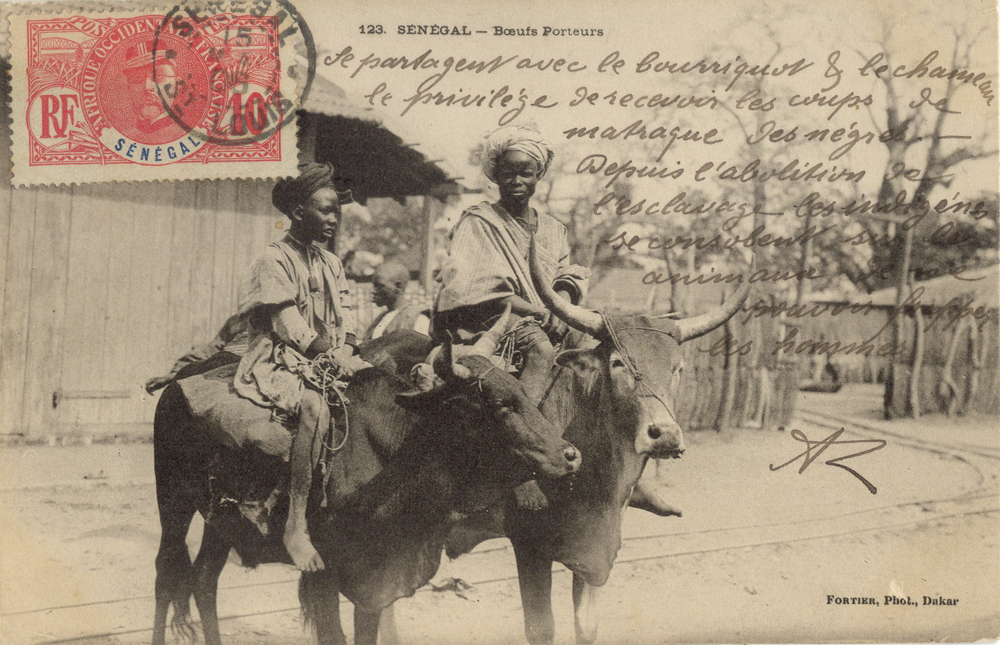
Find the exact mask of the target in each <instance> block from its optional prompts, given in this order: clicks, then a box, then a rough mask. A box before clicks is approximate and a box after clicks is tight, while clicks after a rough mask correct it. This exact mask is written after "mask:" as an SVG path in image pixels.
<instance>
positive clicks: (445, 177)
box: [300, 76, 462, 203]
mask: <svg viewBox="0 0 1000 645" xmlns="http://www.w3.org/2000/svg"><path fill="white" fill-rule="evenodd" d="M303 112H304V113H303ZM300 117H301V118H302V121H303V123H302V130H301V132H302V133H303V137H305V138H311V139H312V140H311V141H308V142H304V143H303V148H304V149H305V150H307V151H308V152H311V153H312V155H313V156H314V158H315V159H316V160H317V161H329V162H331V163H333V165H334V168H335V169H336V171H337V178H338V179H339V180H340V181H341V182H343V185H344V186H345V187H347V188H350V189H351V191H352V192H353V193H354V196H355V199H357V200H358V201H360V202H362V203H364V202H365V201H367V200H368V199H369V198H372V197H392V198H394V199H398V200H402V199H403V198H405V197H406V196H408V195H433V196H435V197H438V198H443V197H444V196H445V195H448V194H456V193H459V192H461V190H462V186H461V184H459V181H460V180H461V179H462V177H459V176H457V175H456V173H454V171H452V169H451V168H450V166H449V165H448V163H447V161H446V160H445V159H444V158H443V157H442V156H439V155H435V154H434V153H433V152H432V145H430V144H429V143H428V142H426V141H419V140H417V139H416V138H414V137H412V136H411V135H409V133H408V132H406V129H405V128H404V127H403V126H402V125H401V124H399V123H397V122H393V120H392V119H391V117H389V116H388V115H387V114H383V113H380V112H377V111H376V109H375V108H374V107H372V106H369V105H367V103H366V102H364V101H362V100H358V99H353V98H351V97H350V96H348V94H347V93H346V92H345V91H344V90H343V89H341V88H340V87H338V86H337V85H335V84H334V83H332V82H330V81H328V80H326V79H325V78H323V77H321V76H317V77H316V79H315V81H314V82H313V85H312V88H311V89H310V91H309V96H308V97H307V98H306V101H305V104H304V105H303V108H302V112H300ZM308 152H307V154H308Z"/></svg>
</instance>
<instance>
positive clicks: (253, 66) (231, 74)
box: [148, 0, 316, 146]
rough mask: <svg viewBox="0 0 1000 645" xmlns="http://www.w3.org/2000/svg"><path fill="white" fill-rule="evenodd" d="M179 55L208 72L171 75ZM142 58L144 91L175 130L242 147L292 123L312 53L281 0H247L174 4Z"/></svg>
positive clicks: (307, 34) (304, 31) (307, 82)
mask: <svg viewBox="0 0 1000 645" xmlns="http://www.w3.org/2000/svg"><path fill="white" fill-rule="evenodd" d="M300 50H304V53H305V56H304V59H305V64H304V65H303V64H302V63H301V62H300V59H301V58H303V57H302V56H301V53H302V52H301V51H300ZM185 53H189V54H194V55H197V56H199V57H201V59H202V60H203V61H204V62H205V64H206V68H207V73H206V74H197V73H191V74H188V73H186V72H178V71H177V70H178V67H179V65H180V62H181V61H182V59H184V58H185ZM289 59H291V60H289ZM148 61H149V63H150V67H151V70H152V81H151V83H150V87H151V88H153V90H154V91H155V92H156V96H157V102H158V103H159V106H160V108H161V109H162V111H163V112H164V113H165V115H166V117H167V118H168V119H169V120H170V121H171V122H172V123H173V124H174V125H175V126H176V127H177V128H179V129H180V130H183V131H185V134H186V136H188V137H190V138H191V139H192V140H195V141H198V142H200V143H211V144H215V145H218V146H243V145H248V144H256V143H261V142H265V141H267V140H269V139H270V138H271V137H272V136H274V134H275V133H276V132H278V130H280V129H281V128H283V127H284V126H285V125H286V124H287V123H289V122H291V119H289V118H287V117H288V116H290V115H291V114H292V113H293V112H294V110H295V108H296V103H295V102H294V101H293V99H294V97H295V91H294V90H295V89H299V92H298V94H299V100H298V104H299V105H301V103H302V102H303V101H304V100H305V98H306V97H307V96H308V92H309V88H310V87H311V86H312V81H313V78H314V77H315V73H316V48H315V43H314V42H313V38H312V32H311V31H310V30H309V27H308V25H307V24H306V22H305V20H304V19H303V18H302V16H301V14H299V12H298V10H296V9H295V7H294V6H293V5H292V4H291V3H290V2H288V1H287V0H254V2H253V3H252V4H251V5H250V6H249V8H247V9H246V10H242V9H239V10H227V11H223V10H212V11H209V10H206V9H199V8H197V7H194V6H185V7H183V8H182V7H180V6H176V7H174V8H173V9H172V10H171V11H169V12H168V13H167V14H166V15H165V16H164V17H163V20H162V21H161V23H160V24H159V25H158V26H157V28H156V30H155V34H154V38H153V44H152V48H151V50H150V52H149V55H148ZM283 81H284V82H285V83H296V84H298V86H299V87H298V88H289V87H283V86H282V82H283ZM202 103H206V104H207V105H208V109H207V110H205V111H204V112H202V111H200V109H199V106H200V105H201V104H202Z"/></svg>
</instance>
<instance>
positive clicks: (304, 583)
mask: <svg viewBox="0 0 1000 645" xmlns="http://www.w3.org/2000/svg"><path fill="white" fill-rule="evenodd" d="M311 580H312V576H308V575H305V574H303V575H301V576H299V605H300V606H301V607H302V622H303V623H305V626H306V627H309V628H312V629H315V628H316V613H317V607H316V599H315V594H313V593H312V584H311V583H310V581H311Z"/></svg>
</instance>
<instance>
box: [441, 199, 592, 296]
mask: <svg viewBox="0 0 1000 645" xmlns="http://www.w3.org/2000/svg"><path fill="white" fill-rule="evenodd" d="M535 239H536V243H537V247H538V257H539V259H540V260H541V267H542V276H543V278H544V279H545V280H547V281H548V282H549V284H551V285H553V287H554V288H556V289H561V290H565V291H567V292H568V293H569V294H570V296H571V298H572V299H573V301H574V302H579V301H580V299H581V298H582V297H583V295H584V294H585V293H586V288H587V281H588V278H589V277H590V271H589V270H588V269H586V268H584V267H580V266H577V265H572V264H570V261H569V243H568V240H567V237H566V227H565V226H563V225H562V224H561V223H560V222H559V221H557V220H556V219H555V218H553V217H551V216H549V215H545V214H542V213H539V214H538V230H537V232H536V233H535ZM529 244H530V235H529V233H528V231H526V230H525V229H524V227H522V226H521V224H520V223H519V222H518V221H517V220H515V219H514V218H513V217H512V216H511V215H509V214H508V213H507V212H506V211H505V210H504V209H503V208H502V207H501V206H500V205H499V204H490V203H489V202H482V203H480V204H477V205H475V206H472V207H471V208H469V209H468V210H467V211H465V213H463V214H462V217H461V219H459V221H458V223H457V224H456V225H455V228H454V229H453V231H452V233H451V246H450V249H449V254H448V262H447V263H446V264H445V266H444V268H443V269H442V271H441V277H440V279H441V282H442V288H441V292H440V294H439V295H438V300H437V303H436V310H437V311H439V312H447V311H451V310H453V309H457V308H460V307H468V306H472V305H480V304H483V303H486V302H489V301H491V300H499V299H502V298H506V297H508V296H511V295H516V296H520V297H521V298H524V299H525V300H527V301H528V302H530V303H532V304H536V305H541V304H543V303H542V299H541V297H540V296H539V295H538V293H537V292H536V291H535V287H534V285H533V284H532V282H531V272H530V270H529V265H528V248H529Z"/></svg>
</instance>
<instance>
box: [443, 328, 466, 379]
mask: <svg viewBox="0 0 1000 645" xmlns="http://www.w3.org/2000/svg"><path fill="white" fill-rule="evenodd" d="M451 345H452V339H451V332H448V342H446V343H445V344H443V345H441V354H440V356H438V358H437V360H435V361H434V363H435V367H436V366H437V365H439V364H440V365H441V366H442V367H443V368H444V373H443V374H441V375H440V376H441V377H442V378H444V379H445V380H446V381H448V380H453V379H459V380H463V381H467V380H469V379H470V378H472V370H470V369H469V368H468V367H466V366H465V365H462V364H461V363H459V362H458V357H457V356H456V355H455V352H454V351H452V346H451ZM435 371H437V370H435Z"/></svg>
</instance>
